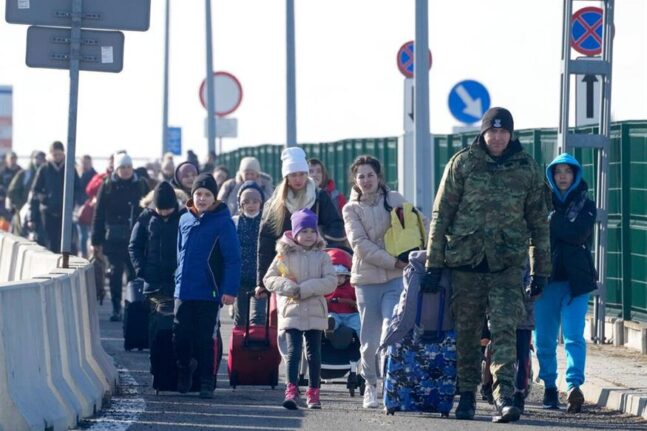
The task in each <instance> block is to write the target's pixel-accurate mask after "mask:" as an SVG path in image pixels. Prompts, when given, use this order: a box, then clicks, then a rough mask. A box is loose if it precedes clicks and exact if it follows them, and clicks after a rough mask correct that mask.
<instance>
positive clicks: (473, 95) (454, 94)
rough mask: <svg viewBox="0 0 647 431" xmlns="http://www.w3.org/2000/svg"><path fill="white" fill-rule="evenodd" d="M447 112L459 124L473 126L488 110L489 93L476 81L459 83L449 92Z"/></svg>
mask: <svg viewBox="0 0 647 431" xmlns="http://www.w3.org/2000/svg"><path fill="white" fill-rule="evenodd" d="M447 103H448V104H449V111H450V112H451V113H452V115H453V116H454V118H456V119H457V120H458V121H460V122H461V123H465V124H474V123H476V122H477V121H479V120H480V119H481V117H483V114H484V113H485V111H487V110H488V109H490V93H488V91H487V88H485V86H484V85H483V84H481V83H480V82H478V81H472V80H465V81H461V82H459V83H458V84H456V85H454V87H453V88H452V89H451V91H450V92H449V97H448V100H447Z"/></svg>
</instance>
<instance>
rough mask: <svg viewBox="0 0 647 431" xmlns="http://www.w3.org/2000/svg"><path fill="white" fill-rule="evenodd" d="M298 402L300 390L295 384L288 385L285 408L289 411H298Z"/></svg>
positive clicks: (284, 402)
mask: <svg viewBox="0 0 647 431" xmlns="http://www.w3.org/2000/svg"><path fill="white" fill-rule="evenodd" d="M317 399H318V398H317ZM298 400H299V388H298V387H297V385H295V384H294V383H288V386H287V387H286V388H285V399H284V400H283V407H285V408H286V409H288V410H296V409H298V408H299V406H298V405H297V401H298Z"/></svg>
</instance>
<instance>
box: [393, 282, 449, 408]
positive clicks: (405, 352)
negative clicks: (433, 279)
mask: <svg viewBox="0 0 647 431" xmlns="http://www.w3.org/2000/svg"><path fill="white" fill-rule="evenodd" d="M431 295H439V301H438V302H439V311H438V315H437V317H438V323H437V329H436V330H433V331H425V330H424V328H423V327H422V326H421V325H420V321H421V314H422V313H421V310H422V304H423V301H424V300H425V298H426V297H429V296H431ZM445 305H446V290H445V288H444V287H443V288H441V290H440V292H439V293H438V294H429V293H423V292H422V291H419V293H418V294H417V306H416V318H415V326H414V329H413V330H412V331H410V332H409V333H408V334H407V335H405V336H404V338H403V339H402V340H401V341H399V342H396V343H394V344H392V345H390V346H389V347H388V349H387V356H386V368H385V373H384V408H385V411H386V413H387V414H394V413H395V412H396V411H421V412H436V413H440V414H441V416H443V417H447V416H449V412H450V411H451V409H452V405H453V403H454V394H455V392H456V335H455V332H454V331H453V330H449V331H444V330H443V321H444V314H445Z"/></svg>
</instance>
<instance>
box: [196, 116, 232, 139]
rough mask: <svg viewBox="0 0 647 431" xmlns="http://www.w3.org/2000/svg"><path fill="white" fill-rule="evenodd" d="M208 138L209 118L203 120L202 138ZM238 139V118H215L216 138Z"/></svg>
mask: <svg viewBox="0 0 647 431" xmlns="http://www.w3.org/2000/svg"><path fill="white" fill-rule="evenodd" d="M208 136H209V117H206V118H205V119H204V137H205V138H206V137H208ZM236 137H238V118H225V117H216V138H236Z"/></svg>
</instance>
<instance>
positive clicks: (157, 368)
mask: <svg viewBox="0 0 647 431" xmlns="http://www.w3.org/2000/svg"><path fill="white" fill-rule="evenodd" d="M150 340H151V346H150V349H151V350H150V362H151V368H150V371H151V374H152V375H153V389H155V393H156V394H159V392H161V391H177V359H176V358H175V351H174V350H173V300H170V301H167V302H161V303H159V304H157V306H156V309H155V312H153V313H152V314H151V325H150ZM213 348H214V356H213V357H214V367H213V374H214V388H215V387H216V386H217V382H218V368H219V366H220V362H221V361H222V337H221V336H220V322H218V323H217V324H216V330H215V331H214V344H213ZM199 390H200V375H199V373H198V370H196V371H195V374H194V375H193V385H192V386H191V392H198V391H199Z"/></svg>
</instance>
